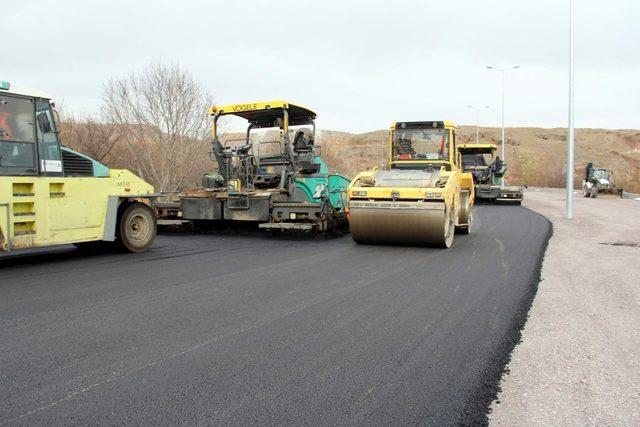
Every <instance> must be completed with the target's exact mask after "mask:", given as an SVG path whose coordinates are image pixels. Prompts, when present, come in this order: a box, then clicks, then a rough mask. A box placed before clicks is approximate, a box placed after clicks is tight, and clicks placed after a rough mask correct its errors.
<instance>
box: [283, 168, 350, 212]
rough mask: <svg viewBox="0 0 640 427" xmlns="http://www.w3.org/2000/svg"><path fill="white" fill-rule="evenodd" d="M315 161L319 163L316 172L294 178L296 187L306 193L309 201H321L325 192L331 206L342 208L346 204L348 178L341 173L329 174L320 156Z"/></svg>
mask: <svg viewBox="0 0 640 427" xmlns="http://www.w3.org/2000/svg"><path fill="white" fill-rule="evenodd" d="M315 163H318V164H319V165H320V170H319V171H318V173H315V174H313V175H308V176H299V177H297V178H296V180H295V182H296V187H297V188H298V189H300V190H302V191H304V193H305V194H306V195H307V197H308V198H309V201H311V202H316V203H318V202H321V201H322V197H323V196H324V195H325V194H326V195H327V196H328V197H329V203H331V207H332V208H334V209H336V210H342V209H343V208H344V207H345V205H346V204H347V197H346V192H347V187H348V186H349V182H350V180H349V179H348V178H346V177H344V176H342V175H338V174H330V173H329V168H328V167H327V165H326V164H325V163H324V161H323V160H322V158H320V157H316V158H315Z"/></svg>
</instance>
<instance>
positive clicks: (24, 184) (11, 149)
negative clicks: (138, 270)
mask: <svg viewBox="0 0 640 427" xmlns="http://www.w3.org/2000/svg"><path fill="white" fill-rule="evenodd" d="M153 192H154V191H153V187H152V186H151V185H149V184H147V183H146V182H144V181H143V180H142V179H140V178H138V177H137V176H135V175H134V174H132V173H131V172H129V171H127V170H116V169H109V168H108V167H106V166H104V165H102V164H100V163H99V162H97V161H95V160H93V159H91V158H89V157H87V156H85V155H83V154H81V153H78V152H76V151H73V150H71V149H69V148H66V147H62V146H61V145H60V141H59V138H58V123H57V113H56V111H55V109H54V104H53V102H52V98H51V96H49V95H47V94H46V93H43V92H41V91H39V90H35V89H30V88H26V87H22V86H18V85H15V84H11V83H10V82H5V81H2V82H0V251H14V250H18V249H28V248H36V247H46V246H53V245H61V244H69V243H72V244H75V245H77V246H87V245H95V243H96V242H108V243H110V244H114V245H118V246H119V247H121V248H122V249H125V250H127V251H130V252H141V251H144V250H146V249H148V248H149V247H150V246H151V245H152V243H153V241H154V239H155V237H156V219H155V215H154V211H153V209H152V208H151V207H150V205H151V204H152V203H151V201H152V199H153V197H154V196H153Z"/></svg>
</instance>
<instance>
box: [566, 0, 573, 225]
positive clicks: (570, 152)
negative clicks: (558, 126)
mask: <svg viewBox="0 0 640 427" xmlns="http://www.w3.org/2000/svg"><path fill="white" fill-rule="evenodd" d="M572 218H573V0H569V126H568V129H567V219H572Z"/></svg>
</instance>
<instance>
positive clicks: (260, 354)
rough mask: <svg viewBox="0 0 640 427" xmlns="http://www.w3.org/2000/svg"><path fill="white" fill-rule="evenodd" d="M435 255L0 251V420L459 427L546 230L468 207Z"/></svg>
mask: <svg viewBox="0 0 640 427" xmlns="http://www.w3.org/2000/svg"><path fill="white" fill-rule="evenodd" d="M475 218H476V222H475V225H474V228H473V233H472V234H471V235H470V236H465V235H456V237H455V242H454V246H453V247H452V248H451V249H448V250H443V249H431V248H416V247H392V246H359V245H356V244H354V243H353V241H352V240H351V238H350V237H349V236H348V235H347V236H343V237H340V238H333V239H326V238H316V239H301V238H270V237H267V236H261V235H255V234H242V235H230V234H188V233H173V234H164V235H161V236H159V238H158V240H157V241H156V243H155V245H154V246H153V248H152V249H151V250H150V251H149V252H147V253H143V254H114V253H111V254H100V255H85V254H81V253H79V252H78V251H76V250H75V249H67V248H62V249H57V250H55V251H45V253H41V254H35V255H29V256H21V257H15V256H10V257H2V258H0V425H4V424H9V425H52V424H71V423H74V424H93V425H95V424H99V425H105V424H108V425H112V424H143V425H158V424H182V425H185V424H187V425H191V424H236V425H237V424H242V425H245V424H261V425H274V424H291V425H309V424H430V425H447V424H457V423H464V424H477V423H486V420H487V418H486V414H487V410H488V406H489V404H490V402H491V400H492V399H493V398H494V397H495V394H496V391H497V386H498V382H499V379H500V375H501V373H502V370H503V368H504V364H505V363H506V362H507V360H508V356H509V353H510V351H511V349H512V348H513V346H514V345H515V343H516V342H517V340H518V339H519V329H520V328H521V326H522V325H523V323H524V320H525V319H526V314H527V311H528V309H529V307H530V304H531V301H532V298H533V296H534V295H535V291H536V288H537V285H538V280H539V269H540V263H541V258H542V254H543V252H544V248H545V246H546V242H547V239H548V237H549V235H550V232H551V225H550V223H549V222H548V221H547V220H546V219H545V218H544V217H542V216H540V215H538V214H536V213H534V212H531V211H529V210H527V209H525V208H522V207H517V206H478V207H476V209H475Z"/></svg>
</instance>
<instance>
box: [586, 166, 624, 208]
mask: <svg viewBox="0 0 640 427" xmlns="http://www.w3.org/2000/svg"><path fill="white" fill-rule="evenodd" d="M600 193H604V194H615V195H618V196H620V197H624V189H623V188H620V187H617V186H616V185H615V184H614V183H613V173H612V172H611V171H610V170H608V169H604V168H595V167H594V166H593V163H589V164H588V165H587V167H586V169H585V177H584V179H583V180H582V195H583V196H584V197H589V198H592V199H595V198H596V197H598V194H600Z"/></svg>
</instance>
